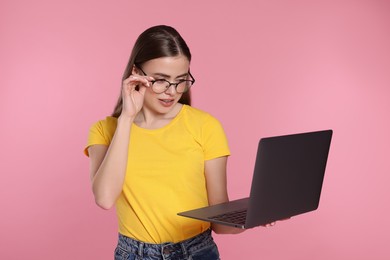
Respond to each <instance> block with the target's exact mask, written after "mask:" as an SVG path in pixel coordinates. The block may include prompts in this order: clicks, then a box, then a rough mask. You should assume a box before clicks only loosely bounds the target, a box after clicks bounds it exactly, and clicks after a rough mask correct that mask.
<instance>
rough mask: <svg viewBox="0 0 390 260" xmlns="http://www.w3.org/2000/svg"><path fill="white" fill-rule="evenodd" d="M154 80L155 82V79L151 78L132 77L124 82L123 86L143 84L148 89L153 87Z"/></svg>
mask: <svg viewBox="0 0 390 260" xmlns="http://www.w3.org/2000/svg"><path fill="white" fill-rule="evenodd" d="M153 80H154V78H152V77H149V76H138V75H130V76H129V77H128V78H127V79H125V80H124V81H123V84H125V85H129V84H135V85H139V84H143V85H145V86H146V87H150V85H151V82H150V81H153Z"/></svg>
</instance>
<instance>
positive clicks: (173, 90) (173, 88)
mask: <svg viewBox="0 0 390 260" xmlns="http://www.w3.org/2000/svg"><path fill="white" fill-rule="evenodd" d="M176 93H177V91H176V85H175V84H171V85H170V86H169V87H168V88H167V90H165V94H168V95H174V94H176Z"/></svg>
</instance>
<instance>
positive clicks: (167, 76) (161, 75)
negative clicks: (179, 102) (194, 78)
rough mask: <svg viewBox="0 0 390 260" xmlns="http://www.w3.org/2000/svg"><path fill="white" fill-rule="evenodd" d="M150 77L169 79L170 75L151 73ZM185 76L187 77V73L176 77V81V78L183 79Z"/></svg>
mask: <svg viewBox="0 0 390 260" xmlns="http://www.w3.org/2000/svg"><path fill="white" fill-rule="evenodd" d="M152 75H153V76H160V77H163V78H170V77H171V76H170V75H167V74H164V73H153V74H152ZM185 76H188V72H186V73H183V74H181V75H179V76H177V77H176V79H177V78H181V77H185Z"/></svg>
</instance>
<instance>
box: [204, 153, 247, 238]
mask: <svg viewBox="0 0 390 260" xmlns="http://www.w3.org/2000/svg"><path fill="white" fill-rule="evenodd" d="M226 164H227V156H223V157H219V158H216V159H212V160H207V161H206V162H205V176H206V186H207V195H208V199H209V205H210V206H212V205H215V204H219V203H223V202H228V201H229V197H228V192H227V179H226ZM211 228H212V229H213V231H214V232H215V233H217V234H238V233H241V232H243V231H244V229H239V228H235V227H229V226H224V225H218V224H214V223H212V225H211Z"/></svg>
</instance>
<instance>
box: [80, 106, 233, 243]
mask: <svg viewBox="0 0 390 260" xmlns="http://www.w3.org/2000/svg"><path fill="white" fill-rule="evenodd" d="M116 123H117V119H116V118H113V117H107V118H106V119H105V120H101V121H99V122H97V123H96V124H94V125H93V126H92V127H91V129H90V133H89V138H88V144H87V147H86V148H85V153H86V154H87V155H88V151H87V148H88V147H89V146H91V145H94V144H104V145H109V144H110V142H111V140H112V137H113V135H114V132H115V129H116ZM229 154H230V151H229V147H228V144H227V139H226V135H225V132H224V130H223V128H222V126H221V124H220V123H219V121H218V120H217V119H215V118H214V117H212V116H211V115H210V114H208V113H206V112H203V111H201V110H199V109H196V108H193V107H190V106H187V105H183V107H182V109H181V111H180V112H179V114H178V115H177V116H176V117H175V118H174V119H173V120H172V121H171V122H170V123H169V124H168V125H166V126H164V127H162V128H160V129H153V130H151V129H144V128H140V127H138V126H137V125H135V124H133V125H132V128H131V136H130V144H129V156H128V161H127V172H126V177H125V182H124V185H123V190H122V193H121V194H120V196H119V198H118V200H117V202H116V211H117V216H118V222H119V233H121V234H123V235H125V236H128V237H131V238H134V239H137V240H140V241H144V242H146V243H165V242H178V241H182V240H185V239H188V238H190V237H193V236H195V235H197V234H199V233H201V232H203V231H205V230H206V229H208V228H209V227H210V224H209V223H208V222H203V221H198V220H194V219H190V218H186V217H181V216H178V215H177V213H178V212H181V211H186V210H190V209H194V208H198V207H204V206H207V205H208V199H207V190H206V183H205V176H204V162H205V161H206V160H211V159H214V158H218V157H221V156H228V155H229Z"/></svg>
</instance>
